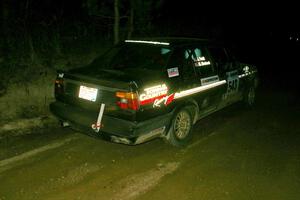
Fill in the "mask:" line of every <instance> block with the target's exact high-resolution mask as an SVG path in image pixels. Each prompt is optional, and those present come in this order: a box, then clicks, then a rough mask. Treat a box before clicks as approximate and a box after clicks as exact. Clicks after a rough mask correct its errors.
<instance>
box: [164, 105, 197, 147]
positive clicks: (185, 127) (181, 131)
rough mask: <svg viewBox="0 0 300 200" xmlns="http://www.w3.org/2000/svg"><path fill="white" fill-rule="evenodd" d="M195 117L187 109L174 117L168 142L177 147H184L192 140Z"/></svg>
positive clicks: (183, 109)
mask: <svg viewBox="0 0 300 200" xmlns="http://www.w3.org/2000/svg"><path fill="white" fill-rule="evenodd" d="M192 126H193V117H192V115H191V112H190V111H189V110H188V109H187V108H182V109H180V110H179V111H178V112H176V114H175V115H174V117H173V119H172V123H171V126H170V128H169V131H168V134H167V136H166V140H167V142H168V143H169V144H171V145H173V146H176V147H184V146H186V145H187V144H188V142H189V141H190V139H191V136H192V135H191V131H192Z"/></svg>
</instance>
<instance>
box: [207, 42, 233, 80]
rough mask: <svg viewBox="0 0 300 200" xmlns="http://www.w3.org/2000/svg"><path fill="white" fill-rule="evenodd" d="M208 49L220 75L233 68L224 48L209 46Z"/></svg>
mask: <svg viewBox="0 0 300 200" xmlns="http://www.w3.org/2000/svg"><path fill="white" fill-rule="evenodd" d="M208 50H209V53H210V55H211V57H212V58H213V60H214V65H215V66H216V69H217V70H218V72H219V74H220V75H221V76H222V75H225V73H226V72H228V71H231V70H233V66H232V63H231V62H230V59H229V58H228V55H227V53H226V51H225V49H224V48H222V47H209V48H208Z"/></svg>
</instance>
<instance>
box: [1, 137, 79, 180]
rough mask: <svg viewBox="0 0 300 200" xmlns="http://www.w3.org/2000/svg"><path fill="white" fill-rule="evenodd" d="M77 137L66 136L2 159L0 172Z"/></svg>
mask: <svg viewBox="0 0 300 200" xmlns="http://www.w3.org/2000/svg"><path fill="white" fill-rule="evenodd" d="M77 138H78V137H70V138H66V139H64V140H62V141H58V142H54V143H52V144H48V145H45V146H42V147H39V148H36V149H33V150H31V151H27V152H25V153H22V154H20V155H17V156H14V157H11V158H7V159H5V160H1V161H0V174H1V173H2V172H4V171H6V170H9V169H10V168H12V167H13V166H14V164H16V163H17V162H19V161H22V160H25V159H27V158H30V157H33V156H36V155H38V154H40V153H42V152H45V151H48V150H50V149H55V148H58V147H60V146H63V145H65V144H66V143H68V142H70V141H72V140H75V139H77Z"/></svg>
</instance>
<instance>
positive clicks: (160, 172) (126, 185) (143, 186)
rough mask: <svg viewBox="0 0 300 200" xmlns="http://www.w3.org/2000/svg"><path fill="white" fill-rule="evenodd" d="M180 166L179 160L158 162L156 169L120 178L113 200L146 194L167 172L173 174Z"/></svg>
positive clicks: (125, 199)
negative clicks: (164, 162)
mask: <svg viewBox="0 0 300 200" xmlns="http://www.w3.org/2000/svg"><path fill="white" fill-rule="evenodd" d="M179 166H180V163H179V162H170V163H167V164H165V165H162V164H158V165H157V167H156V168H155V169H151V170H149V171H146V172H143V173H139V174H134V175H130V176H127V177H125V178H124V179H122V180H120V181H119V182H118V183H115V184H116V185H115V186H114V187H113V188H112V189H113V191H114V194H115V195H114V196H113V197H112V198H111V200H129V199H135V198H137V197H138V196H140V195H142V194H145V193H146V192H147V191H149V190H150V189H152V188H154V187H155V186H156V185H157V184H158V183H159V182H160V180H161V179H162V178H163V177H164V176H166V175H167V174H172V173H173V172H175V171H176V170H177V169H178V167H179Z"/></svg>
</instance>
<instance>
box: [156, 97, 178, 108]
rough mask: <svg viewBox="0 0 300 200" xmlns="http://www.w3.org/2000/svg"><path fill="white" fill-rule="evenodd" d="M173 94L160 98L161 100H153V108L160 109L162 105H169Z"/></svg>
mask: <svg viewBox="0 0 300 200" xmlns="http://www.w3.org/2000/svg"><path fill="white" fill-rule="evenodd" d="M174 96H175V94H170V95H168V96H165V97H162V98H161V99H155V101H154V103H153V108H155V107H160V106H161V104H164V105H165V106H167V105H169V104H170V103H171V102H172V101H173V100H174Z"/></svg>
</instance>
